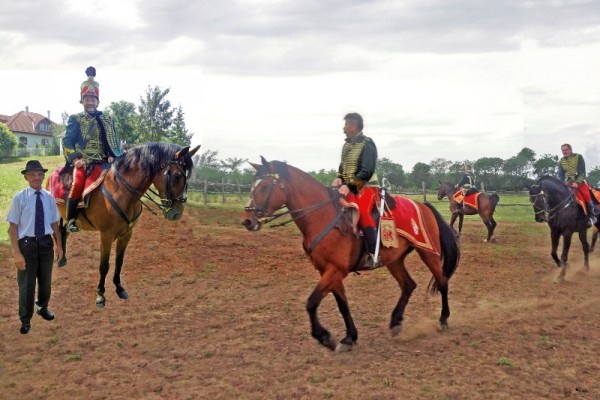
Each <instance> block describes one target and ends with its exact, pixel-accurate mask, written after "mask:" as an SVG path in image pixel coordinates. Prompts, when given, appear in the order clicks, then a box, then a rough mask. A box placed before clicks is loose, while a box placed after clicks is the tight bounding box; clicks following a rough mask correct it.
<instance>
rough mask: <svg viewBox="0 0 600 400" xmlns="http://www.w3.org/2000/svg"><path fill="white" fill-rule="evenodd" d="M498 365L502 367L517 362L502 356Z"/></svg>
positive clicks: (510, 365)
mask: <svg viewBox="0 0 600 400" xmlns="http://www.w3.org/2000/svg"><path fill="white" fill-rule="evenodd" d="M498 365H500V366H502V367H512V366H514V365H515V363H514V362H513V361H512V360H511V359H510V358H506V357H500V358H498Z"/></svg>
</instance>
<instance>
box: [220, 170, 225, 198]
mask: <svg viewBox="0 0 600 400" xmlns="http://www.w3.org/2000/svg"><path fill="white" fill-rule="evenodd" d="M221 191H222V192H223V194H222V195H221V196H222V197H221V202H222V203H223V204H225V177H223V178H221Z"/></svg>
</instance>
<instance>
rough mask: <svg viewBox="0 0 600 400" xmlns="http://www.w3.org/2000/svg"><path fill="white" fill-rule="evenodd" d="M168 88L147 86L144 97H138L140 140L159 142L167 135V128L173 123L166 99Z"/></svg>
mask: <svg viewBox="0 0 600 400" xmlns="http://www.w3.org/2000/svg"><path fill="white" fill-rule="evenodd" d="M168 94H169V89H165V90H161V89H160V87H158V86H155V87H154V88H151V87H150V86H148V89H147V90H146V98H143V97H140V102H141V104H140V105H139V106H138V112H139V114H140V123H139V128H140V129H139V134H140V137H139V139H140V141H142V142H160V141H162V140H163V139H164V138H165V137H168V132H169V129H170V128H171V124H172V123H173V113H174V111H173V110H172V109H171V102H170V101H169V100H167V99H166V97H167V95H168Z"/></svg>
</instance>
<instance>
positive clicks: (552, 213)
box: [529, 190, 574, 221]
mask: <svg viewBox="0 0 600 400" xmlns="http://www.w3.org/2000/svg"><path fill="white" fill-rule="evenodd" d="M540 196H541V197H542V200H543V202H544V203H543V207H539V206H538V205H537V203H538V197H540ZM529 197H530V198H529V202H530V203H531V204H532V205H533V208H534V211H533V212H534V214H535V215H539V214H544V216H545V218H546V220H547V221H549V220H550V219H552V218H554V217H556V216H557V215H559V214H560V213H561V212H562V211H563V210H564V209H566V208H567V207H569V206H570V205H571V203H572V202H573V198H574V197H573V193H569V196H567V197H565V198H564V199H563V200H562V201H561V202H560V203H558V204H557V205H556V206H554V207H552V208H550V205H549V204H548V196H547V195H546V193H545V192H544V191H543V190H540V192H539V193H537V194H530V195H529ZM536 209H538V210H539V211H536Z"/></svg>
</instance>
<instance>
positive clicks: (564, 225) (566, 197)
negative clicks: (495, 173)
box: [529, 176, 590, 280]
mask: <svg viewBox="0 0 600 400" xmlns="http://www.w3.org/2000/svg"><path fill="white" fill-rule="evenodd" d="M529 201H530V202H531V204H532V205H533V211H534V213H535V220H536V221H537V222H547V223H548V225H549V226H550V238H551V241H552V252H551V253H550V254H551V255H552V259H553V260H554V262H556V265H557V266H558V267H559V268H561V271H560V276H559V279H560V280H563V279H564V277H565V273H566V268H567V261H568V258H569V248H570V247H571V237H572V236H573V233H575V232H577V233H578V234H579V241H580V242H581V247H582V248H583V257H584V262H583V263H584V267H585V270H586V271H587V270H589V268H590V265H589V262H588V254H589V249H590V247H589V244H588V241H587V230H588V226H587V223H588V218H587V216H586V215H585V214H584V212H583V209H582V208H581V206H580V205H579V204H577V201H576V200H575V196H574V195H573V194H572V193H571V191H570V190H569V189H568V188H567V187H566V186H565V185H564V184H563V183H562V182H560V181H559V180H558V179H556V178H554V177H551V176H543V177H541V178H540V179H538V180H537V182H536V183H535V184H534V185H533V186H531V188H530V189H529ZM561 236H562V237H563V249H562V254H561V257H560V259H559V258H558V255H557V249H558V242H559V239H560V237H561Z"/></svg>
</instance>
